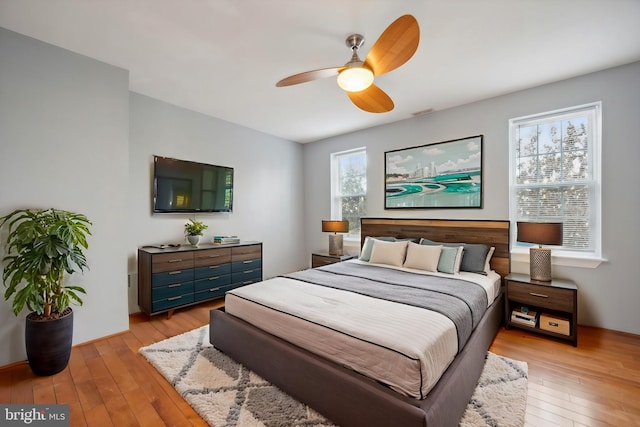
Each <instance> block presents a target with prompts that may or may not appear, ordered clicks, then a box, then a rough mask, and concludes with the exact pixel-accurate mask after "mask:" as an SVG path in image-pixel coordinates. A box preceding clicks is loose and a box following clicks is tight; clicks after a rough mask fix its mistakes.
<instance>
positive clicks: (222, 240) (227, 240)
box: [213, 236, 240, 245]
mask: <svg viewBox="0 0 640 427" xmlns="http://www.w3.org/2000/svg"><path fill="white" fill-rule="evenodd" d="M213 243H214V244H216V245H230V244H235V243H240V239H239V238H238V236H214V237H213Z"/></svg>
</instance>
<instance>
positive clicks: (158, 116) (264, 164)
mask: <svg viewBox="0 0 640 427" xmlns="http://www.w3.org/2000/svg"><path fill="white" fill-rule="evenodd" d="M130 99H131V105H130V109H131V133H130V146H129V155H130V162H129V169H130V171H129V174H130V179H129V190H130V191H129V205H128V206H129V209H128V210H129V216H128V221H129V230H130V234H129V236H128V251H127V256H128V258H129V271H130V272H134V271H135V270H136V268H137V265H136V248H137V247H139V246H142V245H148V244H154V243H184V224H185V222H187V220H188V218H193V215H192V214H191V215H187V214H152V212H151V198H152V181H153V155H154V154H156V155H160V156H166V157H174V158H179V159H184V160H193V161H199V162H204V163H212V164H217V165H222V166H231V167H233V168H234V198H233V212H232V213H201V214H197V218H198V220H201V221H203V222H204V223H205V224H206V225H208V226H209V228H208V229H207V230H205V233H204V238H205V239H211V238H213V235H216V234H236V235H238V236H239V237H240V238H241V239H243V240H254V241H261V242H262V243H263V276H264V277H265V278H268V277H272V276H275V275H277V274H282V273H285V272H290V271H294V270H297V269H299V268H301V267H302V266H304V265H306V261H307V258H308V257H307V256H306V255H305V254H304V253H303V252H302V251H300V250H299V249H300V247H301V246H302V245H303V243H302V242H303V220H302V210H301V209H300V205H301V200H302V190H303V187H302V181H303V175H302V146H301V145H300V144H298V143H294V142H291V141H287V140H283V139H280V138H276V137H273V136H270V135H266V134H264V133H260V132H256V131H254V130H251V129H247V128H243V127H240V126H237V125H234V124H231V123H228V122H225V121H223V120H219V119H216V118H213V117H209V116H205V115H203V114H199V113H195V112H193V111H189V110H185V109H183V108H179V107H176V106H173V105H171V104H167V103H164V102H161V101H158V100H155V99H152V98H149V97H146V96H143V95H139V94H135V93H132V94H131V97H130ZM131 285H132V286H131V288H130V297H129V301H130V310H131V311H138V310H137V304H136V294H137V288H136V286H137V282H136V281H135V280H132V284H131Z"/></svg>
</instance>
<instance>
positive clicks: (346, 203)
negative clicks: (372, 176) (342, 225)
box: [331, 147, 367, 240]
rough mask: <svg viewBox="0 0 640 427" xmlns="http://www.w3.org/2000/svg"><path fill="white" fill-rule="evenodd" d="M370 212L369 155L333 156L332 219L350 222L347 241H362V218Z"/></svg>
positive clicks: (362, 151)
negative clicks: (368, 199) (368, 189)
mask: <svg viewBox="0 0 640 427" xmlns="http://www.w3.org/2000/svg"><path fill="white" fill-rule="evenodd" d="M366 212H367V151H366V149H365V148H364V147H362V148H356V149H354V150H348V151H341V152H339V153H332V154H331V219H343V220H347V221H349V233H348V234H347V235H346V236H345V239H346V240H360V217H362V216H364V215H366Z"/></svg>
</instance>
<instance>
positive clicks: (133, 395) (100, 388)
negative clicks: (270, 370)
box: [0, 304, 640, 427]
mask: <svg viewBox="0 0 640 427" xmlns="http://www.w3.org/2000/svg"><path fill="white" fill-rule="evenodd" d="M215 306H216V304H201V305H197V306H194V307H192V308H189V309H183V310H179V311H177V312H176V313H175V314H174V315H173V317H172V318H171V319H167V318H166V316H154V317H152V318H148V317H147V316H144V315H133V316H131V318H130V330H129V332H126V333H123V334H119V335H116V336H113V337H108V338H105V339H101V340H97V341H94V342H90V343H85V344H82V345H79V346H76V347H74V349H73V351H72V353H71V360H70V362H69V366H68V367H67V368H66V369H65V370H64V371H62V372H60V373H59V374H56V375H53V376H50V377H36V376H34V375H33V374H32V373H31V371H30V369H29V366H28V365H27V364H26V363H18V364H14V365H11V366H7V367H4V368H0V403H68V404H69V405H70V413H71V414H70V415H71V425H72V426H117V427H120V426H164V425H166V426H206V423H205V422H204V421H203V420H202V419H201V418H200V417H199V416H198V415H197V414H196V413H195V412H194V411H193V410H192V409H191V407H190V406H189V405H188V404H187V403H186V402H185V401H184V400H182V398H181V397H180V396H179V395H178V393H177V392H176V391H175V390H174V389H173V387H172V386H171V385H169V383H167V382H166V381H165V380H164V378H163V377H162V376H161V375H160V374H159V373H158V372H157V371H156V370H155V369H154V368H152V367H151V365H149V364H148V363H147V362H146V360H145V359H144V358H143V357H142V356H141V355H140V354H138V349H139V348H140V347H142V346H145V345H148V344H151V343H153V342H157V341H160V340H163V339H165V338H168V337H170V336H174V335H177V334H180V333H182V332H186V331H188V330H191V329H194V328H196V327H199V326H202V325H204V324H206V323H207V322H208V321H209V310H210V309H211V308H213V307H215ZM490 350H491V351H492V352H494V353H496V354H500V355H503V356H507V357H510V358H513V359H518V360H524V361H526V362H528V364H529V390H528V398H527V399H528V400H527V414H526V425H527V426H531V427H533V426H535V427H539V426H634V425H640V336H638V335H630V334H624V333H620V332H614V331H609V330H603V329H598V328H590V327H579V341H578V347H577V348H574V347H572V346H571V345H568V344H566V343H564V342H558V341H553V340H550V339H548V338H544V337H540V336H537V335H533V334H529V333H527V332H524V331H519V330H516V329H512V330H509V331H506V330H504V329H501V330H500V331H499V332H498V335H497V337H496V339H495V341H494V343H493V345H492V346H491V349H490Z"/></svg>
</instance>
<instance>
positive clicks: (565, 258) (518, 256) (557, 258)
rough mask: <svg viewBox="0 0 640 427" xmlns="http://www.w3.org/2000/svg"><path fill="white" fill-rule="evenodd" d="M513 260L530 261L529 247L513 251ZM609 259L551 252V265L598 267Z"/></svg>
mask: <svg viewBox="0 0 640 427" xmlns="http://www.w3.org/2000/svg"><path fill="white" fill-rule="evenodd" d="M511 261H515V262H525V263H527V264H528V263H529V249H525V248H518V249H514V250H512V251H511ZM606 261H607V260H606V259H604V258H598V257H593V256H587V255H579V254H566V253H564V254H559V255H557V254H556V253H554V252H551V265H557V266H563V267H580V268H596V267H598V266H599V265H600V264H602V263H603V262H606Z"/></svg>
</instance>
